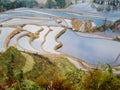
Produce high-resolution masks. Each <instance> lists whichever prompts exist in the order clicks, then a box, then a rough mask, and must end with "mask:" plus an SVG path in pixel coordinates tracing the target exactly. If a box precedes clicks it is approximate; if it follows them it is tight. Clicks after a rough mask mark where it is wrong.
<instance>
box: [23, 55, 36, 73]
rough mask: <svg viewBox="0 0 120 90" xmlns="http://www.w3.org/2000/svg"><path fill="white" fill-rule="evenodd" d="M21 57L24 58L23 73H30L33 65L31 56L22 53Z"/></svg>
mask: <svg viewBox="0 0 120 90" xmlns="http://www.w3.org/2000/svg"><path fill="white" fill-rule="evenodd" d="M22 55H23V56H24V57H25V58H26V63H25V66H24V67H23V69H22V70H23V72H24V73H26V72H28V71H31V70H32V69H33V66H34V64H35V62H34V59H33V57H32V56H30V55H29V54H26V53H22Z"/></svg>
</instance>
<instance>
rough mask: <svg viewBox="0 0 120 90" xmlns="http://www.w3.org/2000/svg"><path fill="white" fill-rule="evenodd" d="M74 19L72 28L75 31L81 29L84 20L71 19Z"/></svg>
mask: <svg viewBox="0 0 120 90" xmlns="http://www.w3.org/2000/svg"><path fill="white" fill-rule="evenodd" d="M71 20H72V28H74V29H75V31H79V30H80V27H81V26H82V20H80V19H75V18H73V19H71Z"/></svg>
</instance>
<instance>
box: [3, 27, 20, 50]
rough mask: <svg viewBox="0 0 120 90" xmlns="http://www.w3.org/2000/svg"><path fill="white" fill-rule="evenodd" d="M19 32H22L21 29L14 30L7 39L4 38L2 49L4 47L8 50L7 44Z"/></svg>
mask: <svg viewBox="0 0 120 90" xmlns="http://www.w3.org/2000/svg"><path fill="white" fill-rule="evenodd" d="M20 32H22V30H21V29H16V30H14V31H13V32H12V33H11V34H10V35H8V36H7V38H6V39H5V41H4V47H5V48H8V44H9V42H10V40H11V39H12V38H13V37H14V36H15V35H16V34H18V33H20Z"/></svg>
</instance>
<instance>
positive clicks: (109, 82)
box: [82, 65, 120, 90]
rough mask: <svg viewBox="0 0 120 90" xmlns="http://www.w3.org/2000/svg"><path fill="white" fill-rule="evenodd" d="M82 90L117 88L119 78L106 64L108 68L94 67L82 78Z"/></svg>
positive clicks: (109, 89)
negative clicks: (105, 69)
mask: <svg viewBox="0 0 120 90" xmlns="http://www.w3.org/2000/svg"><path fill="white" fill-rule="evenodd" d="M82 84H83V90H119V89H120V80H119V79H118V78H116V77H115V76H114V75H113V73H112V68H111V67H110V66H109V65H108V70H107V71H104V70H102V69H101V70H99V69H94V70H93V71H89V72H87V73H86V74H85V75H84V76H83V79H82Z"/></svg>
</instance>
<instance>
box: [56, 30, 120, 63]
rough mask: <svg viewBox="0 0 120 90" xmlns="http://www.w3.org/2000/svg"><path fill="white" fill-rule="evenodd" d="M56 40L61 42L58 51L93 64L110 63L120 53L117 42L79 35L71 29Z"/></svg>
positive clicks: (119, 45) (119, 46)
mask: <svg viewBox="0 0 120 90" xmlns="http://www.w3.org/2000/svg"><path fill="white" fill-rule="evenodd" d="M58 41H61V42H62V43H63V47H62V48H60V49H59V50H58V51H60V52H64V53H66V54H69V55H72V56H75V57H77V58H80V59H83V60H85V61H86V62H88V63H90V64H94V65H97V64H98V62H101V63H103V64H106V63H112V62H114V60H115V59H116V57H117V55H118V54H119V53H120V43H119V42H115V41H111V40H104V39H93V38H85V37H80V36H78V35H77V34H75V33H74V32H72V31H71V30H67V31H66V32H65V33H64V34H63V35H62V36H61V37H60V38H59V39H58ZM116 64H118V63H116Z"/></svg>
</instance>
